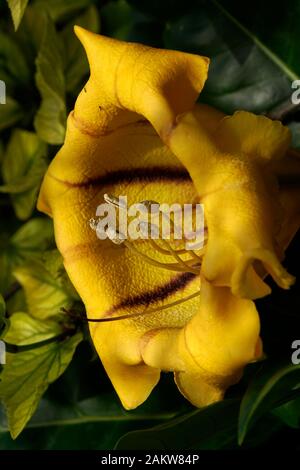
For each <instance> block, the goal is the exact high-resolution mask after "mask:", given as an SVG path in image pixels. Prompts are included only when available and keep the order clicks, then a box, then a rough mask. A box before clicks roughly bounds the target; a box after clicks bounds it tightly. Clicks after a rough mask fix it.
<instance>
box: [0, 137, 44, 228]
mask: <svg viewBox="0 0 300 470" xmlns="http://www.w3.org/2000/svg"><path fill="white" fill-rule="evenodd" d="M46 152H47V147H46V145H45V143H44V142H42V141H41V140H40V139H39V138H38V137H37V135H36V134H34V133H32V132H28V131H23V130H15V131H14V132H13V134H12V137H11V139H10V141H9V144H8V146H7V150H6V153H5V155H4V159H3V164H2V174H3V180H4V185H2V186H0V192H6V193H10V195H11V200H12V204H13V206H14V209H15V211H16V215H17V217H18V218H19V219H22V220H24V219H27V218H28V217H29V216H30V215H31V213H32V211H33V208H34V206H35V204H36V198H37V193H38V190H39V185H40V182H41V179H42V177H43V175H44V172H45V171H46V168H47V162H46Z"/></svg>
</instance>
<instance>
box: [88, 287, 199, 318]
mask: <svg viewBox="0 0 300 470" xmlns="http://www.w3.org/2000/svg"><path fill="white" fill-rule="evenodd" d="M198 295H200V291H197V292H194V293H193V294H190V295H187V296H186V297H183V298H182V299H179V300H175V301H174V302H170V303H169V304H167V305H162V306H161V307H157V308H151V309H149V310H144V312H138V313H129V314H128V315H119V316H118V317H104V318H86V321H88V322H93V323H103V322H110V321H119V320H127V319H128V318H135V317H141V316H144V315H149V314H150V313H156V312H160V311H161V310H166V309H168V308H171V307H175V306H176V305H179V304H182V303H183V302H187V301H188V300H191V299H194V298H195V297H198Z"/></svg>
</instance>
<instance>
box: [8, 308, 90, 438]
mask: <svg viewBox="0 0 300 470" xmlns="http://www.w3.org/2000/svg"><path fill="white" fill-rule="evenodd" d="M61 328H62V327H61V325H60V324H59V323H56V322H50V321H47V322H46V323H45V322H44V321H40V320H37V319H33V318H32V317H30V316H29V315H28V314H25V313H15V314H13V315H12V317H11V325H10V328H9V331H8V333H7V334H6V336H5V341H7V342H9V343H13V344H18V345H28V344H33V343H36V342H40V341H44V340H46V339H49V338H51V337H53V336H55V335H57V334H58V333H61V332H62V329H61ZM81 340H82V335H81V334H80V333H78V334H76V335H74V336H72V337H69V338H67V339H65V340H63V341H60V342H53V343H50V344H48V345H45V346H42V347H40V348H37V349H31V350H29V351H26V352H20V353H17V354H9V353H8V354H7V363H6V365H5V367H4V369H3V372H2V374H1V383H0V398H1V400H2V401H3V404H4V406H5V408H6V412H7V418H8V423H9V429H10V432H11V436H12V437H13V438H14V439H15V438H16V437H17V436H18V435H19V434H20V432H21V431H22V430H23V428H24V426H25V425H26V423H27V422H28V420H29V419H30V418H31V416H32V415H33V413H34V412H35V410H36V407H37V405H38V403H39V400H40V399H41V397H42V395H43V394H44V392H45V391H46V389H47V388H48V386H49V384H50V383H52V382H54V381H55V380H57V378H58V377H59V376H60V375H61V374H62V373H63V372H64V370H65V369H66V367H67V366H68V364H69V363H70V361H71V359H72V357H73V354H74V351H75V349H76V347H77V345H78V344H79V342H80V341H81Z"/></svg>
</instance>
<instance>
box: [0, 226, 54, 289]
mask: <svg viewBox="0 0 300 470" xmlns="http://www.w3.org/2000/svg"><path fill="white" fill-rule="evenodd" d="M53 239H54V237H53V224H52V221H51V220H50V219H46V218H42V217H40V218H35V219H31V220H29V222H27V223H26V224H24V225H22V226H21V227H20V228H19V229H18V230H17V231H16V232H15V233H14V234H13V235H12V236H11V237H10V238H9V239H8V241H7V242H6V243H4V244H3V246H2V247H0V292H5V291H6V289H8V287H9V286H10V284H11V283H12V281H13V278H12V270H13V269H14V268H15V267H16V266H19V265H20V264H21V263H23V262H25V261H26V260H28V259H33V258H36V257H40V255H41V252H43V251H45V250H46V249H47V248H51V246H52V245H53V243H54V242H53Z"/></svg>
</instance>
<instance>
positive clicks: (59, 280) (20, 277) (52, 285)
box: [14, 250, 78, 320]
mask: <svg viewBox="0 0 300 470" xmlns="http://www.w3.org/2000/svg"><path fill="white" fill-rule="evenodd" d="M14 276H15V278H16V279H17V281H18V282H19V283H20V284H21V285H22V287H23V289H24V290H25V295H26V302H27V306H28V311H29V313H30V314H31V315H32V316H33V317H35V318H39V319H44V320H45V319H47V318H49V317H51V316H54V315H57V314H58V313H59V312H60V310H61V308H63V307H64V308H69V307H71V305H72V303H73V302H74V300H75V299H76V300H77V299H78V297H77V296H76V294H75V293H74V296H75V299H74V296H73V297H72V296H71V295H70V290H67V288H66V280H65V279H66V278H67V274H66V272H65V270H64V267H63V260H62V257H61V255H60V253H59V252H58V251H57V250H53V251H51V252H46V253H44V254H43V255H42V257H41V259H37V260H31V261H30V262H27V263H24V264H22V265H21V266H19V267H18V268H16V269H15V270H14Z"/></svg>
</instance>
